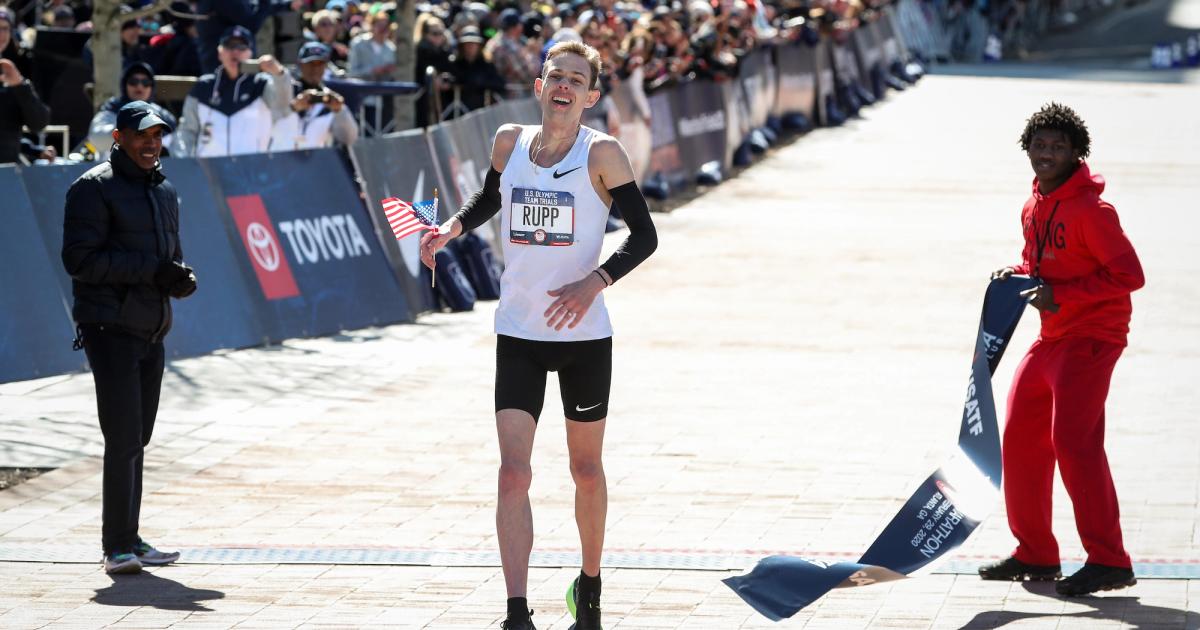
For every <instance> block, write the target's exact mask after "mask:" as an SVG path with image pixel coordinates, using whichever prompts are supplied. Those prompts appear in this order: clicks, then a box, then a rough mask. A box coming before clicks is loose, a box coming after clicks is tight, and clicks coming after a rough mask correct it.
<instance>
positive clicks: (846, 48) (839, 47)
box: [829, 41, 862, 85]
mask: <svg viewBox="0 0 1200 630" xmlns="http://www.w3.org/2000/svg"><path fill="white" fill-rule="evenodd" d="M829 55H830V57H829V59H830V63H831V65H832V66H833V76H834V79H835V80H836V81H837V84H838V85H849V84H852V83H859V84H862V76H861V74H860V73H859V69H858V60H857V58H856V57H855V56H854V47H853V45H852V44H850V43H849V42H847V43H840V42H837V41H831V42H830V44H829Z"/></svg>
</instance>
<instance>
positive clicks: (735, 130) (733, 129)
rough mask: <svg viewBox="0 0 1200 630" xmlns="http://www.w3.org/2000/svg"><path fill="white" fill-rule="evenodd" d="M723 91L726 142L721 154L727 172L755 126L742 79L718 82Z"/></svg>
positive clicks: (717, 85)
mask: <svg viewBox="0 0 1200 630" xmlns="http://www.w3.org/2000/svg"><path fill="white" fill-rule="evenodd" d="M716 87H717V89H718V91H719V92H720V93H721V106H722V108H724V110H725V142H724V148H725V150H724V152H723V153H722V155H721V166H722V167H723V168H724V169H725V172H729V167H730V166H731V165H732V164H733V154H734V152H736V151H737V149H738V147H740V146H741V145H742V142H743V141H744V140H745V139H746V138H748V137H749V136H750V131H751V130H752V129H753V128H754V127H753V125H752V124H751V121H750V107H749V103H747V101H746V92H745V90H743V89H742V86H741V81H726V82H724V83H718V84H716Z"/></svg>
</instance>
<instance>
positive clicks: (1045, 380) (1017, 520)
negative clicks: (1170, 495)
mask: <svg viewBox="0 0 1200 630" xmlns="http://www.w3.org/2000/svg"><path fill="white" fill-rule="evenodd" d="M1090 145H1091V139H1090V137H1089V135H1088V130H1087V126H1086V125H1085V124H1084V122H1083V121H1082V120H1081V119H1080V118H1079V116H1078V115H1077V114H1076V113H1075V112H1074V111H1072V110H1071V109H1070V108H1069V107H1066V106H1063V105H1059V104H1057V103H1050V104H1049V105H1046V106H1044V107H1043V108H1042V109H1041V110H1040V111H1038V112H1037V113H1036V114H1034V115H1033V116H1032V117H1030V119H1029V121H1028V122H1027V124H1026V126H1025V131H1024V133H1023V134H1022V135H1021V148H1022V149H1024V150H1025V152H1026V153H1027V154H1028V156H1029V161H1030V163H1031V164H1032V166H1033V172H1034V175H1035V178H1034V181H1033V195H1032V196H1031V197H1030V198H1029V200H1028V201H1026V202H1025V207H1024V209H1022V211H1021V225H1022V227H1023V231H1024V235H1025V249H1024V250H1023V251H1022V254H1021V264H1019V265H1017V266H1015V267H1006V268H1004V269H1001V270H999V271H997V272H995V273H994V274H992V276H993V278H1007V277H1008V276H1010V275H1012V274H1014V273H1015V274H1023V275H1031V276H1034V277H1036V278H1039V279H1041V281H1042V284H1041V285H1040V286H1038V287H1037V288H1034V289H1030V290H1029V291H1027V292H1025V294H1024V295H1025V296H1026V298H1027V299H1029V303H1030V304H1031V305H1033V307H1034V308H1036V309H1038V311H1040V312H1041V319H1042V330H1041V334H1040V335H1039V336H1038V339H1037V341H1035V342H1034V344H1033V346H1032V347H1030V349H1029V353H1028V354H1026V355H1025V358H1024V359H1023V360H1022V361H1021V364H1020V366H1018V367H1017V372H1016V375H1015V376H1014V377H1013V385H1012V389H1011V391H1010V392H1009V395H1008V417H1007V419H1006V421H1005V427H1004V442H1003V446H1002V456H1003V466H1004V500H1005V503H1006V504H1007V507H1008V525H1009V528H1010V529H1011V530H1012V533H1013V536H1015V537H1016V539H1017V543H1018V544H1017V548H1016V551H1014V552H1013V554H1012V556H1011V557H1009V558H1006V559H1004V560H1001V561H1000V562H996V563H994V564H991V565H987V566H984V567H980V569H979V575H980V577H982V578H983V579H985V580H1025V579H1030V580H1054V579H1057V578H1059V577H1061V575H1062V572H1061V569H1060V565H1059V555H1058V542H1057V541H1056V540H1055V539H1054V533H1053V532H1052V531H1051V528H1050V522H1051V507H1050V502H1051V493H1052V487H1053V481H1054V465H1055V462H1057V463H1058V466H1059V468H1060V469H1061V471H1062V479H1063V485H1064V486H1066V489H1067V493H1068V494H1069V495H1070V497H1071V502H1072V504H1073V506H1074V510H1075V526H1076V528H1077V529H1078V530H1079V537H1080V539H1081V540H1082V541H1083V547H1084V549H1085V550H1086V551H1087V562H1086V564H1084V566H1083V568H1082V569H1080V570H1079V571H1078V572H1077V573H1075V574H1074V575H1071V576H1070V577H1068V578H1066V579H1064V580H1061V581H1060V582H1058V583H1057V584H1056V585H1055V588H1056V590H1057V591H1058V592H1059V593H1060V594H1063V595H1084V594H1087V593H1094V592H1096V591H1101V590H1112V589H1117V588H1124V587H1126V586H1132V585H1134V584H1136V583H1137V580H1136V579H1135V578H1134V575H1133V565H1132V563H1131V562H1130V559H1129V554H1128V553H1126V551H1125V545H1124V543H1123V542H1122V538H1121V523H1120V511H1119V508H1118V506H1117V493H1116V489H1115V488H1114V487H1113V481H1112V475H1111V473H1110V472H1109V467H1108V457H1107V456H1106V455H1105V452H1104V401H1105V399H1106V398H1107V397H1108V387H1109V382H1110V380H1111V378H1112V372H1113V368H1114V367H1115V366H1116V363H1117V358H1118V357H1120V356H1121V351H1122V350H1124V349H1125V345H1126V335H1128V333H1129V316H1130V314H1131V312H1132V310H1133V308H1132V305H1131V302H1130V299H1129V295H1130V293H1132V292H1133V291H1136V290H1137V289H1139V288H1141V287H1142V285H1143V284H1144V283H1145V278H1144V276H1143V275H1142V265H1141V263H1140V262H1139V261H1138V257H1137V253H1135V252H1134V250H1133V245H1131V244H1130V242H1129V239H1128V238H1127V237H1126V236H1125V232H1124V231H1123V230H1122V229H1121V224H1120V221H1118V219H1117V212H1116V209H1114V208H1113V206H1112V205H1111V204H1109V203H1108V202H1106V201H1104V200H1102V199H1101V198H1100V194H1101V193H1102V192H1104V178H1102V177H1100V176H1099V175H1096V174H1094V173H1092V172H1091V170H1090V169H1089V168H1088V165H1087V162H1085V161H1084V159H1085V158H1086V157H1087V156H1088V154H1089V152H1090V148H1091V147H1090Z"/></svg>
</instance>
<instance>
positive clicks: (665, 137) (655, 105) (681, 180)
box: [647, 90, 691, 189]
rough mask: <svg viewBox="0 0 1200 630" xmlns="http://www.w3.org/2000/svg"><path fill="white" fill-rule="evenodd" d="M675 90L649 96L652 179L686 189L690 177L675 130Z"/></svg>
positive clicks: (650, 173)
mask: <svg viewBox="0 0 1200 630" xmlns="http://www.w3.org/2000/svg"><path fill="white" fill-rule="evenodd" d="M676 98H677V97H676V96H675V90H662V91H659V92H656V93H654V94H653V95H650V96H649V97H648V98H647V101H648V102H649V103H650V145H651V149H650V167H649V177H662V178H663V179H665V180H666V182H667V184H669V185H670V186H671V188H674V189H678V188H685V187H687V186H688V185H689V184H690V183H691V174H690V173H688V172H687V171H686V170H685V169H684V164H683V157H682V156H681V155H680V152H679V137H678V134H677V133H676V131H675V105H674V102H675V100H676Z"/></svg>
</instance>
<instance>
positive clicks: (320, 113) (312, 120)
mask: <svg viewBox="0 0 1200 630" xmlns="http://www.w3.org/2000/svg"><path fill="white" fill-rule="evenodd" d="M332 54H333V51H332V50H331V49H330V48H329V46H326V45H325V44H323V43H321V42H308V43H306V44H304V45H303V46H301V47H300V53H299V59H300V78H299V81H298V82H297V83H295V84H294V85H295V88H294V92H295V97H293V98H292V104H291V112H289V113H288V114H287V115H286V116H284V117H283V118H280V119H279V120H277V121H275V131H274V138H273V139H272V140H271V150H272V151H291V150H299V149H316V148H320V147H330V146H333V143H334V142H335V141H336V142H337V143H338V144H340V145H342V146H350V145H351V144H353V143H354V141H355V140H357V139H358V123H357V122H355V120H354V115H353V114H351V113H350V109H349V108H348V107H346V100H345V99H344V98H342V95H341V94H338V93H337V92H334V91H333V90H331V89H329V88H328V87H326V85H325V77H326V73H327V72H329V59H330V56H331V55H332Z"/></svg>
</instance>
